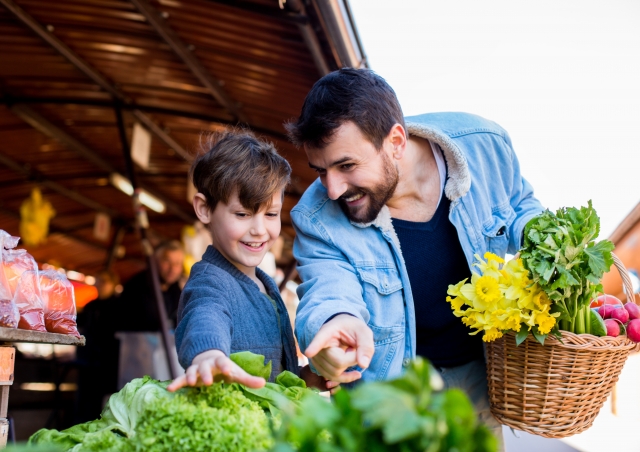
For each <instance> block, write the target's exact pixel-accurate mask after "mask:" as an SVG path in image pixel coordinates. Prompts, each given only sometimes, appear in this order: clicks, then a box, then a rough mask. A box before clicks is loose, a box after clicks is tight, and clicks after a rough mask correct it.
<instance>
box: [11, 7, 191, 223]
mask: <svg viewBox="0 0 640 452" xmlns="http://www.w3.org/2000/svg"><path fill="white" fill-rule="evenodd" d="M0 1H4V0H0ZM11 111H12V112H14V113H15V114H16V115H17V116H18V117H20V118H21V119H22V120H23V121H25V122H26V123H27V124H29V125H31V126H32V127H33V128H34V129H36V130H38V131H40V132H42V133H43V134H45V135H47V136H49V137H51V138H54V139H56V140H58V141H59V142H61V143H62V144H64V145H65V146H66V147H68V148H69V149H71V150H73V151H75V152H77V153H78V154H79V155H81V156H82V157H84V158H86V159H87V160H89V161H90V162H92V163H94V164H95V165H96V166H97V167H98V168H100V169H102V170H104V171H106V172H108V173H119V171H118V170H117V169H116V168H115V167H114V166H113V165H111V163H109V162H108V161H106V160H105V159H103V158H102V157H100V156H99V155H98V153H97V152H95V151H93V150H92V149H90V148H89V147H87V146H85V145H84V144H82V143H81V142H80V141H78V140H76V139H75V138H74V137H72V136H71V135H69V134H68V133H67V132H65V131H64V130H62V129H60V128H59V127H57V126H56V125H54V124H52V123H51V122H49V120H48V119H46V118H45V117H43V116H42V115H40V114H39V113H37V112H35V111H34V110H32V109H31V108H29V107H28V106H26V105H22V104H17V105H12V106H11ZM7 166H9V164H7ZM47 183H48V184H54V182H51V181H48V182H47ZM60 187H61V186H60ZM62 188H64V187H62ZM142 188H144V189H145V190H146V191H147V192H149V193H150V194H152V195H153V196H155V197H157V198H159V199H161V200H162V202H164V203H165V205H166V206H167V209H168V210H169V211H171V213H173V214H174V215H176V216H178V217H180V218H181V219H182V220H184V221H186V222H187V223H193V222H194V221H195V220H196V218H195V216H194V215H191V214H189V213H187V212H186V211H185V210H184V209H182V208H181V207H180V206H178V205H177V204H176V203H175V202H173V201H171V200H169V199H167V198H166V197H165V196H162V195H160V194H159V193H158V192H157V191H155V190H150V189H149V187H142ZM53 189H54V190H56V191H59V190H58V189H55V188H53ZM72 193H74V194H75V192H72ZM65 196H68V197H71V195H65ZM78 196H80V195H78ZM85 205H87V204H85ZM87 207H89V206H87ZM91 208H94V207H91ZM94 209H95V208H94ZM95 210H100V209H95ZM112 212H113V211H112ZM109 215H111V216H114V215H112V214H109Z"/></svg>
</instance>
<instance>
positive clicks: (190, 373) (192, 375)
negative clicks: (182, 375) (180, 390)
mask: <svg viewBox="0 0 640 452" xmlns="http://www.w3.org/2000/svg"><path fill="white" fill-rule="evenodd" d="M186 378H187V384H188V385H189V386H195V385H196V383H197V382H198V366H189V368H188V369H187V372H186Z"/></svg>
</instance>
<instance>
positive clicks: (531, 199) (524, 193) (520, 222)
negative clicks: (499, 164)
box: [508, 150, 544, 254]
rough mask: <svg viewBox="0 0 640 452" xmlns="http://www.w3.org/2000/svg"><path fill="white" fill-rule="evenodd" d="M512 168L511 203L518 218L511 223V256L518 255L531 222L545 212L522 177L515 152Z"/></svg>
mask: <svg viewBox="0 0 640 452" xmlns="http://www.w3.org/2000/svg"><path fill="white" fill-rule="evenodd" d="M511 168H512V175H513V181H512V185H511V195H510V203H511V207H512V208H513V210H514V212H515V214H516V218H515V220H514V221H513V222H512V223H511V230H510V231H509V248H508V252H509V253H511V254H515V253H517V252H518V251H519V250H520V248H521V246H522V240H523V234H524V227H525V226H526V225H527V223H528V222H529V220H530V219H531V218H533V217H535V216H536V215H538V214H539V213H540V212H542V211H543V210H544V207H543V206H542V204H541V203H540V201H538V199H537V198H536V197H535V196H534V194H533V187H532V186H531V184H530V183H529V182H528V181H527V180H526V179H525V178H524V177H522V174H521V172H520V162H519V161H518V157H517V156H516V154H515V152H513V150H512V153H511Z"/></svg>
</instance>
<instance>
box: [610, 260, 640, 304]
mask: <svg viewBox="0 0 640 452" xmlns="http://www.w3.org/2000/svg"><path fill="white" fill-rule="evenodd" d="M611 256H612V257H613V265H615V266H616V268H617V269H618V272H619V273H620V277H621V278H622V289H623V292H624V294H625V295H626V296H627V302H629V301H633V302H634V303H636V304H640V303H638V302H637V301H636V297H635V295H634V293H633V284H631V277H630V276H629V272H628V271H627V268H626V267H625V266H624V264H623V263H622V261H621V260H620V258H619V257H618V256H616V255H615V254H613V253H611Z"/></svg>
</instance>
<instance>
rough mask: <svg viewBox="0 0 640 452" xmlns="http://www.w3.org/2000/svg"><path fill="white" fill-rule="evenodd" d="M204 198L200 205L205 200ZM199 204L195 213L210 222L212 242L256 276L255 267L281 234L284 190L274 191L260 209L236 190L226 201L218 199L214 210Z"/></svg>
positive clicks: (231, 259) (206, 222) (239, 268)
mask: <svg viewBox="0 0 640 452" xmlns="http://www.w3.org/2000/svg"><path fill="white" fill-rule="evenodd" d="M197 196H202V195H201V194H200V193H198V194H197V195H196V197H197ZM202 198H203V199H202V203H200V204H201V205H200V206H198V207H202V204H204V197H202ZM194 202H195V201H194ZM198 207H197V208H196V213H198V218H199V219H200V221H202V222H203V223H205V224H207V225H208V229H209V232H211V238H212V240H213V246H214V247H215V248H216V249H217V250H218V251H219V252H220V254H222V255H223V256H224V257H225V258H226V259H227V260H228V261H229V262H231V263H232V264H233V265H234V266H235V267H236V268H238V270H240V271H241V272H243V273H244V274H246V275H247V276H249V277H250V278H252V279H253V278H255V272H256V267H257V266H258V264H260V262H262V259H263V258H264V255H265V254H266V253H267V251H269V249H270V248H271V245H273V242H274V241H275V240H276V239H277V238H278V236H279V235H280V228H281V224H280V211H281V210H282V191H280V190H278V191H277V192H276V193H274V195H273V198H272V200H271V206H269V208H268V209H267V208H266V207H264V208H262V209H260V211H258V212H251V210H250V209H247V208H246V207H244V206H243V205H242V204H241V203H240V200H239V199H238V194H237V193H234V194H233V195H232V196H231V198H230V199H229V202H228V203H226V204H225V203H223V202H218V204H217V205H216V207H215V209H214V210H213V211H210V210H209V209H208V208H206V207H205V208H204V209H202V208H201V209H199V208H198Z"/></svg>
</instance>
